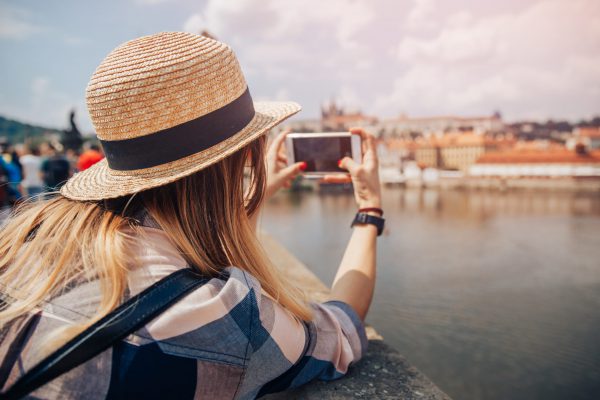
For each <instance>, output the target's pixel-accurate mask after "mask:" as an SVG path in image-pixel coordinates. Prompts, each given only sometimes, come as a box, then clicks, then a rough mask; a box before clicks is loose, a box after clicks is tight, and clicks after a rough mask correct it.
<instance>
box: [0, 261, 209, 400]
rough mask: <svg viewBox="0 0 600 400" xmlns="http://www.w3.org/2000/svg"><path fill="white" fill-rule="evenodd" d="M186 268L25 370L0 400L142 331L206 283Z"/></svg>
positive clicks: (38, 384) (28, 390)
mask: <svg viewBox="0 0 600 400" xmlns="http://www.w3.org/2000/svg"><path fill="white" fill-rule="evenodd" d="M207 281H208V278H203V277H201V276H200V275H198V274H197V273H195V272H193V271H192V270H191V269H189V268H185V269H181V270H178V271H176V272H174V273H172V274H171V275H169V276H167V277H165V278H163V279H161V280H160V281H158V282H156V283H155V284H154V285H152V286H150V287H149V288H147V289H146V290H144V291H143V292H141V293H139V294H138V295H136V296H133V297H131V298H130V299H129V300H127V301H126V302H125V303H123V304H121V305H120V306H119V307H117V308H116V309H115V310H114V311H113V312H111V313H109V314H108V315H106V316H105V317H103V318H102V319H100V320H98V321H97V322H96V323H95V324H93V325H92V326H90V327H89V328H87V329H86V330H84V331H83V332H81V333H80V334H79V335H77V336H75V337H74V338H73V339H71V340H70V341H69V342H67V343H66V344H65V345H64V346H62V347H61V348H59V349H58V350H56V351H55V352H54V353H52V354H50V355H49V356H48V357H46V358H45V359H43V360H42V361H41V362H40V363H38V364H37V365H36V366H35V367H33V368H32V369H30V370H29V371H27V372H26V373H25V374H24V375H23V376H21V378H19V380H18V381H17V382H15V384H14V385H12V386H11V387H10V388H9V389H8V390H7V391H6V392H4V393H2V394H0V399H1V400H13V399H15V400H16V399H19V398H21V397H23V396H26V395H27V394H29V393H31V392H32V391H34V390H36V389H37V388H39V387H41V386H43V385H44V384H46V383H48V382H49V381H51V380H52V379H54V378H56V377H58V376H60V375H62V374H64V373H65V372H68V371H70V370H71V369H73V368H75V367H76V366H78V365H80V364H83V363H84V362H86V361H87V360H89V359H91V358H93V357H95V356H97V355H98V354H100V353H102V352H103V351H104V350H106V349H108V348H109V347H111V346H112V345H113V344H114V343H116V342H118V341H119V340H122V339H124V338H126V337H127V336H129V335H130V334H131V333H133V332H135V331H137V330H138V329H140V328H142V327H143V326H144V325H146V323H148V322H150V321H151V320H152V319H154V318H155V317H156V316H158V315H159V314H160V313H161V312H163V311H165V310H166V309H167V308H169V306H171V305H172V304H174V303H175V302H177V300H179V299H181V298H182V297H183V296H185V295H186V294H187V293H189V292H190V291H192V290H193V289H195V288H197V287H198V286H200V285H202V284H204V283H206V282H207Z"/></svg>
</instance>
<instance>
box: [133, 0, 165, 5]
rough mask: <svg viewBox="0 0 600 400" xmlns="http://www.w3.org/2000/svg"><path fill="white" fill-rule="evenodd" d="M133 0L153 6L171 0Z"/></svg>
mask: <svg viewBox="0 0 600 400" xmlns="http://www.w3.org/2000/svg"><path fill="white" fill-rule="evenodd" d="M133 1H134V3H136V4H140V5H150V6H153V5H155V4H160V3H166V2H168V1H171V0H133Z"/></svg>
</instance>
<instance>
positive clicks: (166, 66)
mask: <svg viewBox="0 0 600 400" xmlns="http://www.w3.org/2000/svg"><path fill="white" fill-rule="evenodd" d="M246 87H247V85H246V81H245V79H244V76H243V74H242V71H241V68H240V66H239V63H238V61H237V59H236V57H235V54H234V53H233V51H232V50H231V48H230V47H229V46H227V45H226V44H223V43H220V42H218V41H216V40H212V39H209V38H206V37H203V36H198V35H193V34H189V33H181V32H163V33H159V34H156V35H151V36H145V37H142V38H139V39H135V40H132V41H130V42H127V43H125V44H123V45H121V46H119V47H118V48H116V49H115V50H113V51H112V52H111V53H110V54H109V55H108V56H107V57H106V58H105V59H104V61H103V62H102V63H101V64H100V66H99V67H98V68H97V69H96V72H95V73H94V75H93V76H92V78H91V80H90V83H89V84H88V87H87V93H86V98H87V105H88V111H89V114H90V117H91V119H92V122H93V124H94V127H95V129H96V132H97V135H98V138H99V139H101V140H105V141H111V140H122V139H131V138H135V137H139V136H144V135H151V134H153V133H155V132H158V131H161V130H164V129H167V128H172V127H174V126H177V125H180V124H182V123H185V122H187V121H190V120H193V119H196V118H199V117H201V116H203V115H206V114H208V113H210V112H212V111H215V110H217V109H219V108H221V107H223V106H225V105H227V104H229V103H230V102H232V101H233V100H235V99H237V98H238V97H239V96H240V95H241V94H242V93H244V91H245V90H246ZM254 107H255V110H256V115H255V117H254V118H253V119H252V121H251V122H250V123H249V124H248V125H247V126H246V127H245V128H244V129H242V130H241V131H240V132H238V133H237V134H235V135H233V136H232V137H230V138H229V139H227V140H225V141H223V142H221V143H219V144H217V145H215V146H212V147H210V148H209V149H206V150H204V151H201V152H199V153H196V154H192V155H190V156H188V157H185V158H182V159H179V160H176V161H173V162H170V163H167V164H162V165H159V166H155V167H152V168H145V169H139V170H134V171H116V170H112V169H110V168H109V167H108V163H107V161H106V160H103V161H101V162H100V163H97V164H95V165H94V166H92V167H91V168H89V169H87V170H85V171H83V172H81V173H78V174H76V175H75V176H73V177H72V178H71V179H70V180H69V181H68V182H67V183H66V184H65V185H64V186H63V187H62V189H61V193H62V194H63V195H64V196H65V197H68V198H71V199H74V200H101V199H107V198H115V197H120V196H125V195H128V194H132V193H135V192H139V191H142V190H145V189H150V188H153V187H157V186H162V185H165V184H167V183H171V182H173V181H175V180H177V179H180V178H182V177H184V176H187V175H190V174H192V173H194V172H196V171H199V170H201V169H203V168H206V167H207V166H209V165H211V164H214V163H215V162H217V161H219V160H221V159H223V158H225V157H227V156H228V155H230V154H232V153H234V152H235V151H237V150H239V149H240V148H242V147H243V146H245V145H247V144H248V143H250V142H252V141H253V140H255V139H256V138H258V137H259V136H260V135H262V134H264V133H265V132H267V131H268V130H269V129H271V128H272V127H273V126H275V125H277V124H278V123H280V122H281V121H283V120H285V119H286V118H288V117H289V116H291V115H293V114H295V113H297V112H298V111H300V106H299V105H298V104H296V103H293V102H255V103H254ZM194 134H198V135H202V134H210V132H196V133H194Z"/></svg>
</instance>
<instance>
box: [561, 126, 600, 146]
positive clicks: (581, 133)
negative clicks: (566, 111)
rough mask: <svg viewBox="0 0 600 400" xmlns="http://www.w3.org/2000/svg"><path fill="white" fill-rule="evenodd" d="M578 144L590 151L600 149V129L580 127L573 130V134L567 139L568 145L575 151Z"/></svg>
mask: <svg viewBox="0 0 600 400" xmlns="http://www.w3.org/2000/svg"><path fill="white" fill-rule="evenodd" d="M577 144H582V145H583V146H585V148H587V149H588V150H596V149H600V127H580V128H575V129H573V134H572V135H571V136H570V137H569V138H568V139H567V142H566V145H567V148H568V149H570V150H575V147H576V146H577Z"/></svg>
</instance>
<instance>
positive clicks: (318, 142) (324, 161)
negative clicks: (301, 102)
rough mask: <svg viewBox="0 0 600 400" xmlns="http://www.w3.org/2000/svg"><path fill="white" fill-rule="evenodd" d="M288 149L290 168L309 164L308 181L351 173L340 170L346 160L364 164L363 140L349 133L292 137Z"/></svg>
mask: <svg viewBox="0 0 600 400" xmlns="http://www.w3.org/2000/svg"><path fill="white" fill-rule="evenodd" d="M285 148H286V151H287V157H288V163H289V164H293V163H296V162H299V161H304V162H306V169H305V170H304V177H305V178H321V177H323V175H326V174H331V173H340V172H348V171H346V170H345V169H342V168H340V167H339V166H338V162H339V160H341V159H342V158H344V157H350V158H352V159H353V160H354V161H355V162H357V163H359V164H360V163H361V161H362V150H361V143H360V136H359V135H353V134H351V133H350V132H317V133H289V134H288V135H287V136H286V143H285Z"/></svg>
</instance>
